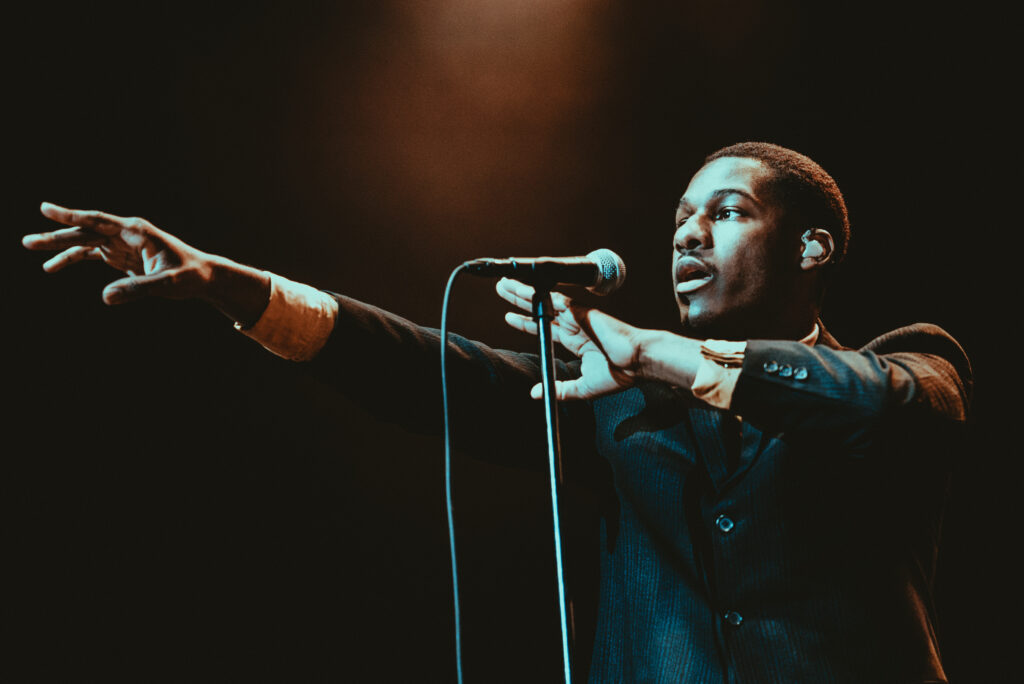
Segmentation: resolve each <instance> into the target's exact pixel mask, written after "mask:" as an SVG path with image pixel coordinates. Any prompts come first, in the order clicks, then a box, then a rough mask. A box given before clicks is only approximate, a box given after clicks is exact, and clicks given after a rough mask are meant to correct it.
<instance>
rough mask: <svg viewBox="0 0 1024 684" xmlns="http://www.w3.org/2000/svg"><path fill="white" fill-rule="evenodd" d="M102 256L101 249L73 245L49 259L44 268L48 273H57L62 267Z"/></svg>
mask: <svg viewBox="0 0 1024 684" xmlns="http://www.w3.org/2000/svg"><path fill="white" fill-rule="evenodd" d="M102 258H103V257H102V256H100V250H99V249H97V248H95V247H81V246H79V247H72V248H71V249H66V250H64V251H63V252H61V253H60V254H58V255H57V256H55V257H53V258H52V259H50V260H49V261H47V262H46V263H44V264H43V270H44V271H46V272H47V273H56V272H57V271H59V270H60V269H62V268H64V267H66V266H70V265H71V264H76V263H78V262H79V261H84V260H86V259H89V260H95V259H102Z"/></svg>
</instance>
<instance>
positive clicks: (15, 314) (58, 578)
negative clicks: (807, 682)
mask: <svg viewBox="0 0 1024 684" xmlns="http://www.w3.org/2000/svg"><path fill="white" fill-rule="evenodd" d="M823 5H828V9H823ZM1006 23H1007V22H1006V20H1005V19H1004V18H1002V17H1001V16H1000V15H999V14H997V13H995V12H991V11H990V10H989V9H988V8H986V7H985V6H984V5H980V4H978V3H971V4H967V5H957V6H955V8H954V9H948V10H939V9H937V7H935V6H930V7H929V8H928V9H927V10H923V9H922V10H917V9H912V8H909V7H906V8H903V7H892V6H890V7H885V8H871V7H869V6H867V5H864V4H861V3H858V4H849V5H836V4H834V3H806V4H804V3H797V2H793V1H791V0H787V1H786V2H772V3H768V2H760V3H759V2H749V1H743V2H712V1H710V0H708V1H704V2H690V3H661V2H650V1H634V2H629V3H626V2H621V3H609V2H585V1H583V0H529V1H521V2H513V1H512V0H506V1H498V0H487V1H483V0H446V1H440V0H434V1H432V2H396V1H389V2H371V1H369V0H366V1H362V2H349V3H340V2H339V3H309V2H294V3H284V2H281V3H272V2H250V3H240V2H233V3H212V2H211V3H206V4H195V5H189V4H181V3H174V4H163V5H156V6H148V5H144V4H141V3H140V4H125V5H123V6H114V5H110V4H101V5H97V4H88V3H82V4H78V5H75V6H72V7H66V6H61V5H53V4H47V5H45V6H40V7H39V8H38V9H36V10H32V11H29V12H24V11H23V12H22V13H21V14H20V15H17V16H10V17H9V20H8V21H7V24H6V26H5V29H4V33H5V40H4V48H3V49H4V51H5V53H6V54H5V55H4V63H5V72H6V78H5V81H6V84H7V87H6V88H5V91H6V92H5V102H6V106H5V108H4V109H5V110H6V113H7V114H8V116H9V117H11V118H9V119H8V124H7V127H6V131H7V135H6V136H5V148H6V151H5V155H4V156H5V159H6V161H7V164H6V167H7V171H8V174H7V175H8V180H7V183H6V188H7V189H8V191H9V192H10V195H9V196H8V201H7V202H6V207H7V208H8V210H9V211H10V212H11V213H10V214H8V217H7V222H6V223H7V227H6V233H7V238H6V240H7V251H6V253H7V254H8V259H7V261H8V263H9V264H10V266H9V267H8V272H9V273H11V274H12V276H11V277H9V278H7V281H6V296H5V297H4V302H5V304H4V306H5V310H7V311H8V313H7V314H6V315H5V317H4V318H5V320H7V321H8V323H7V327H6V335H5V337H6V338H7V344H8V348H9V351H8V353H7V354H6V357H7V359H8V364H9V365H10V366H11V367H13V373H8V374H7V377H8V378H13V381H10V382H9V384H8V392H7V394H8V397H9V402H10V403H9V406H10V405H13V410H11V408H10V407H9V408H8V409H7V410H6V411H5V412H4V413H5V415H6V419H5V422H6V424H7V425H6V428H5V432H6V434H7V435H8V439H7V442H6V445H7V446H6V448H5V449H4V458H3V465H4V472H3V476H2V487H3V495H2V500H3V503H4V505H5V508H7V509H8V510H7V511H6V512H5V514H4V523H5V524H4V528H5V529H4V542H3V543H4V563H3V564H4V566H5V568H6V569H7V571H8V574H7V579H6V580H4V586H5V592H4V597H3V600H2V605H3V606H4V610H3V613H4V619H3V622H4V629H5V631H6V632H7V634H6V635H5V638H4V641H5V643H6V645H7V646H8V648H9V649H10V654H9V655H8V656H5V657H4V659H3V661H4V666H5V667H6V668H10V669H11V670H12V671H16V672H17V671H20V675H19V678H24V679H25V680H29V679H31V680H38V681H45V680H52V679H54V678H56V677H58V676H59V675H63V676H71V678H72V679H80V680H91V679H96V680H120V679H131V680H142V681H153V680H181V679H189V680H222V679H248V680H253V679H256V680H260V679H264V680H293V681H295V680H318V679H324V680H343V681H368V682H370V681H374V682H375V681H451V680H453V678H454V666H453V640H452V636H451V617H450V612H451V611H450V607H449V603H450V585H449V568H448V555H447V554H448V550H447V538H446V529H445V517H444V500H443V479H442V452H441V447H440V444H439V442H438V441H437V440H434V439H430V438H424V437H413V436H409V435H406V434H404V433H402V432H401V431H400V430H398V429H397V428H394V427H392V426H389V425H384V424H381V423H378V422H375V421H374V420H373V419H371V418H370V417H368V416H367V415H366V414H365V413H363V412H362V411H361V410H359V409H357V408H355V407H353V406H352V405H351V404H350V403H348V401H347V400H345V399H343V398H341V397H339V396H338V395H337V394H336V393H335V392H334V391H333V390H332V389H331V388H329V387H326V386H324V385H323V384H321V383H320V382H319V381H318V380H317V379H316V378H313V377H308V376H306V375H304V374H303V373H302V372H301V371H299V370H297V369H296V368H295V367H294V365H293V364H289V363H287V362H284V361H282V360H279V359H276V358H274V357H272V356H271V355H269V354H267V353H266V352H264V351H262V350H261V349H260V348H259V347H258V346H256V345H255V344H253V343H252V342H250V341H249V340H247V339H245V338H243V337H242V336H240V335H239V334H238V333H236V332H234V331H233V330H232V329H231V325H230V323H229V322H228V321H227V320H226V319H224V318H222V317H221V316H220V315H219V314H217V313H216V312H214V311H212V310H209V309H207V308H205V307H204V306H202V305H200V304H196V303H182V302H168V301H153V302H147V303H144V304H134V305H126V306H123V307H118V308H108V307H106V306H104V305H103V304H102V302H101V300H100V297H99V293H100V291H101V289H102V286H103V284H104V283H106V282H107V281H108V280H109V279H111V278H112V272H111V271H109V270H108V269H106V268H105V267H104V266H102V265H100V264H95V263H90V264H85V265H80V266H78V267H75V268H72V269H69V270H68V271H65V272H62V273H59V274H57V275H53V276H48V275H46V274H44V273H43V272H42V271H41V270H40V269H39V265H40V263H41V262H42V261H43V260H44V257H43V256H42V255H40V254H36V253H29V252H25V251H23V250H21V248H20V246H19V240H20V237H21V235H22V234H24V233H26V232H37V231H40V230H45V229H47V221H46V220H45V219H43V218H41V217H40V216H39V215H38V213H37V207H38V203H39V202H40V201H41V200H44V199H45V200H51V201H55V202H58V203H62V204H65V205H69V206H75V207H81V208H100V209H104V210H106V211H110V212H113V213H118V214H122V215H141V216H144V217H146V218H148V219H150V220H151V221H153V222H154V223H156V224H157V225H159V226H161V227H164V228H166V229H168V230H170V231H172V232H174V233H175V234H177V235H179V236H180V237H182V238H183V239H185V240H186V241H188V242H190V243H192V244H194V245H196V246H198V247H200V248H202V249H205V250H207V251H211V252H216V253H221V254H225V255H228V256H231V257H232V258H235V259H237V260H240V261H244V262H247V263H252V264H255V265H258V266H260V267H263V268H267V269H269V270H272V271H275V272H278V273H281V274H283V275H286V276H288V277H291V278H293V279H296V280H300V281H304V282H309V283H311V284H314V285H316V286H320V287H324V288H328V289H333V290H337V291H342V292H345V293H347V294H350V295H352V296H355V297H357V298H360V299H364V300H367V301H370V302H373V303H375V304H378V305H381V306H383V307H385V308H388V309H390V310H393V311H395V312H397V313H400V314H402V315H405V316H408V317H410V318H412V319H413V320H416V321H418V322H422V323H425V324H429V325H437V324H438V322H439V318H440V304H441V294H442V291H443V286H444V282H445V279H446V277H447V274H448V271H449V270H450V269H451V268H452V267H453V266H454V265H455V264H457V263H459V262H461V261H463V260H465V259H467V258H472V257H476V256H483V255H495V256H501V255H508V254H528V255H529V254H577V253H585V252H588V251H590V250H592V249H595V248H598V247H610V248H612V249H614V250H616V251H617V252H619V253H620V254H622V255H623V257H624V258H625V260H626V262H627V263H628V264H629V268H630V277H629V282H628V283H627V285H626V286H625V288H624V289H623V290H622V291H621V292H620V293H617V294H616V295H615V296H614V297H612V298H610V299H609V300H607V301H605V302H602V306H603V307H604V308H606V309H607V310H609V311H611V312H612V313H615V314H617V315H619V316H622V317H623V318H625V319H627V320H629V321H630V322H633V323H635V324H639V325H644V326H652V327H654V326H657V327H671V326H672V324H673V320H674V315H675V305H674V300H673V297H672V295H671V292H670V279H669V256H670V237H671V234H672V213H673V210H674V207H675V204H676V202H677V200H678V197H679V195H680V194H681V192H682V190H683V189H684V188H685V185H686V182H687V181H688V179H689V177H690V175H691V174H692V173H693V172H694V171H695V170H696V168H698V167H699V165H700V163H701V160H702V158H703V157H704V155H706V154H707V153H709V152H711V151H713V150H715V149H717V148H719V147H721V146H723V145H726V144H728V143H732V142H736V141H739V140H748V139H759V140H771V141H774V142H777V143H780V144H783V145H786V146H789V147H793V148H795V149H798V150H800V151H802V152H804V153H806V154H808V155H809V156H811V157H812V158H814V159H815V160H817V161H818V162H820V163H821V164H822V165H823V166H824V167H825V168H826V169H828V170H829V171H830V172H831V173H832V174H833V176H834V177H835V178H836V180H837V181H838V182H839V185H840V187H841V188H842V189H843V190H844V193H845V194H846V198H847V203H848V205H849V207H850V211H851V219H852V222H853V229H854V238H853V241H852V243H851V250H850V255H849V261H848V265H847V267H846V268H845V276H844V279H843V280H842V281H841V282H840V283H839V284H838V285H837V287H836V288H835V289H834V291H833V292H832V293H831V297H830V300H829V303H828V305H827V308H826V312H825V320H826V322H827V323H828V325H829V327H830V330H831V331H832V332H833V333H834V334H835V335H836V336H837V337H838V338H839V339H840V340H842V341H843V342H845V343H846V344H848V345H858V344H862V343H864V342H866V341H867V340H869V339H870V338H871V337H873V336H874V335H876V334H880V333H881V332H884V331H886V330H889V329H891V328H893V327H896V326H898V325H902V324H906V323H910V322H914V321H918V320H925V321H930V322H934V323H937V324H939V325H941V326H943V327H944V328H946V329H947V330H948V331H950V332H951V333H952V334H953V335H954V336H955V337H957V338H958V339H959V340H960V341H961V343H962V344H963V346H964V347H965V349H966V350H967V352H968V354H969V355H970V356H971V357H972V360H973V362H974V365H975V371H976V374H977V386H976V402H975V409H976V411H975V414H974V419H973V431H974V432H973V439H972V448H971V449H970V450H969V452H968V453H964V454H963V458H962V459H960V460H959V461H958V463H957V466H956V468H957V471H956V473H955V478H954V485H953V492H952V499H951V503H950V509H949V516H948V524H947V533H946V544H945V546H944V547H943V549H942V554H941V569H940V576H939V580H938V587H937V596H938V600H939V608H940V613H941V619H942V623H941V625H940V628H941V635H942V646H943V655H944V657H945V662H946V664H947V667H948V671H949V674H950V675H951V678H952V679H953V680H954V681H955V682H961V683H970V682H998V681H1007V677H1008V676H1009V675H1008V673H1010V672H1013V671H1015V670H1016V668H1014V667H1013V664H1014V662H1015V656H1016V651H1017V650H1018V649H1019V643H1020V636H1021V629H1020V627H1019V619H1020V614H1021V609H1022V608H1024V606H1022V601H1021V595H1022V592H1021V591H1020V588H1019V579H1018V577H1019V570H1018V568H1017V566H1016V562H1015V559H1016V546H1017V543H1018V540H1019V538H1020V532H1019V530H1020V523H1021V506H1020V504H1019V503H1018V501H1019V498H1020V494H1019V492H1018V491H1017V486H1016V483H1017V482H1018V481H1019V480H1020V477H1021V475H1022V474H1024V466H1022V465H1021V460H1020V449H1019V447H1016V445H1013V444H1007V442H1008V439H1009V436H1010V435H1011V430H1012V428H1010V427H1008V426H1009V425H1012V422H1011V421H1012V419H1013V418H1014V417H1016V412H1015V411H1014V410H1013V407H1014V406H1015V403H1016V402H1015V401H1012V400H1011V399H1009V398H1008V397H1009V396H1010V391H1011V388H1013V387H1015V386H1016V377H1015V375H1016V373H1015V366H1016V362H1015V361H1014V356H1015V355H1014V350H1013V347H1014V344H1015V342H1016V340H1017V329H1018V325H1017V319H1016V311H1015V307H1013V308H1011V307H1012V305H1013V304H1015V303H1016V301H1015V300H1016V296H1017V293H1018V292H1019V286H1018V285H1017V284H1016V280H1015V279H1014V280H1013V284H1012V285H1011V279H1012V278H1014V276H1016V275H1017V272H1018V270H1019V268H1018V267H1017V263H1018V261H1019V259H1018V258H1017V256H1016V255H1017V254H1019V247H1020V238H1019V237H1018V235H1019V233H1020V227H1021V226H1020V218H1019V211H1018V210H1017V208H1016V203H1017V202H1018V201H1019V200H1018V195H1019V189H1018V188H1019V184H1018V182H1017V175H1018V174H1016V167H1017V166H1018V165H1019V163H1020V162H1019V146H1018V145H1017V144H1016V142H1017V141H1016V136H1015V133H1016V131H1015V128H1014V126H1013V124H1015V123H1016V122H1015V121H1013V122H1011V113H1010V111H1009V105H1008V102H1010V101H1012V100H1013V94H1014V93H1013V91H1014V90H1015V89H1016V88H1017V87H1018V81H1019V78H1018V76H1017V75H1016V74H1017V71H1018V70H1017V68H1016V66H1015V65H1014V62H1013V61H1011V53H1015V50H1014V49H1013V44H1012V43H1011V42H1008V41H1007V37H1006V35H1005V31H1004V30H1003V29H1002V28H1001V27H1002V26H1005V25H1006ZM503 312H504V308H503V306H502V305H501V303H500V302H499V301H498V300H497V299H496V298H495V297H494V296H493V295H492V293H491V291H490V284H489V283H487V282H479V281H474V282H465V283H461V284H460V285H459V286H458V287H457V289H456V293H455V299H454V303H453V313H452V321H453V324H452V325H453V328H454V329H455V330H458V331H460V332H463V333H464V334H467V335H468V336H470V337H474V338H478V339H486V340H488V341H489V342H491V343H492V344H495V345H501V346H510V347H513V348H519V349H529V348H530V347H529V344H530V342H531V341H530V340H527V339H521V338H520V337H519V336H517V335H516V334H514V333H513V332H512V331H510V330H506V329H505V328H504V325H503V323H502V319H501V317H502V314H503ZM1011 411H1013V413H1011ZM517 427H518V426H512V425H510V426H509V430H515V429H516V428H517ZM865 496H869V497H870V496H871V493H870V492H865ZM548 506H549V504H548V500H547V492H546V488H545V482H544V481H543V479H542V478H539V477H536V476H534V475H532V474H528V473H522V472H518V471H515V470H509V469H504V468H501V467H498V466H492V465H486V464H482V463H478V462H476V461H472V460H469V459H468V458H465V457H463V458H460V459H459V462H458V464H457V467H456V515H457V518H458V525H459V547H460V554H461V555H460V570H461V576H462V578H463V581H464V596H463V603H464V629H465V637H464V646H465V651H466V661H467V665H466V668H467V669H466V673H467V677H468V679H467V681H556V680H557V678H558V677H559V669H558V668H559V665H558V657H559V656H558V632H557V629H558V627H557V613H556V610H555V602H554V601H555V598H554V596H555V594H554V582H553V564H552V560H551V555H552V554H551V542H550V532H549V530H548V527H547V516H548ZM26 675H29V676H26Z"/></svg>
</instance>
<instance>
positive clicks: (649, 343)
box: [636, 330, 702, 388]
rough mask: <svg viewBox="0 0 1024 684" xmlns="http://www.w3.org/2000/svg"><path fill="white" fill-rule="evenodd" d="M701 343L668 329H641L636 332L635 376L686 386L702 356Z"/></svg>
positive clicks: (690, 383) (691, 381) (688, 385)
mask: <svg viewBox="0 0 1024 684" xmlns="http://www.w3.org/2000/svg"><path fill="white" fill-rule="evenodd" d="M700 344H701V343H700V341H699V340H695V339H691V338H689V337H683V336H682V335H676V334H675V333H671V332H668V331H667V330H641V331H639V332H638V333H637V335H636V345H637V352H636V354H637V355H636V360H637V363H636V369H637V375H638V376H639V377H641V378H644V379H646V380H660V381H662V382H667V383H669V384H671V385H676V386H678V387H687V388H689V387H690V385H692V384H693V378H694V376H695V375H696V373H697V368H698V366H699V364H700V360H701V358H702V357H701V353H700Z"/></svg>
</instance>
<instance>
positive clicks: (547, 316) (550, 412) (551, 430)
mask: <svg viewBox="0 0 1024 684" xmlns="http://www.w3.org/2000/svg"><path fill="white" fill-rule="evenodd" d="M554 285H555V283H545V282H535V283H534V295H533V319H534V320H535V321H536V322H537V337H538V338H539V340H540V361H541V366H540V376H541V385H542V387H543V390H544V394H543V397H544V415H545V423H546V426H547V443H548V474H549V476H550V480H551V514H552V517H553V522H554V533H555V571H556V573H557V576H558V609H559V615H560V617H561V625H562V663H563V665H564V666H565V667H564V669H565V684H572V676H571V674H570V667H569V615H568V607H569V604H568V598H567V597H566V591H565V573H564V570H563V567H562V532H561V527H562V522H561V517H560V516H559V512H558V498H559V495H560V493H561V489H562V484H563V481H562V452H561V444H560V441H559V437H558V400H557V398H556V397H555V344H554V340H553V338H552V335H551V321H552V320H553V319H554V316H555V312H554V305H553V304H552V302H551V289H552V287H554Z"/></svg>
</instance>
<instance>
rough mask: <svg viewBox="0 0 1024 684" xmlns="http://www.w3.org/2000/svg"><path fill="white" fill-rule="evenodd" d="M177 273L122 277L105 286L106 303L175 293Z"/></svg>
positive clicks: (111, 303) (112, 303)
mask: <svg viewBox="0 0 1024 684" xmlns="http://www.w3.org/2000/svg"><path fill="white" fill-rule="evenodd" d="M174 283H175V275H174V272H173V271H164V272H162V273H154V274H153V275H142V276H133V277H131V278H121V279H120V280H115V281H114V282H112V283H110V284H109V285H107V286H106V287H105V288H103V301H104V302H105V303H106V304H110V305H114V304H124V303H125V302H133V301H135V300H137V299H142V298H143V297H166V296H171V295H173V294H174Z"/></svg>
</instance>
